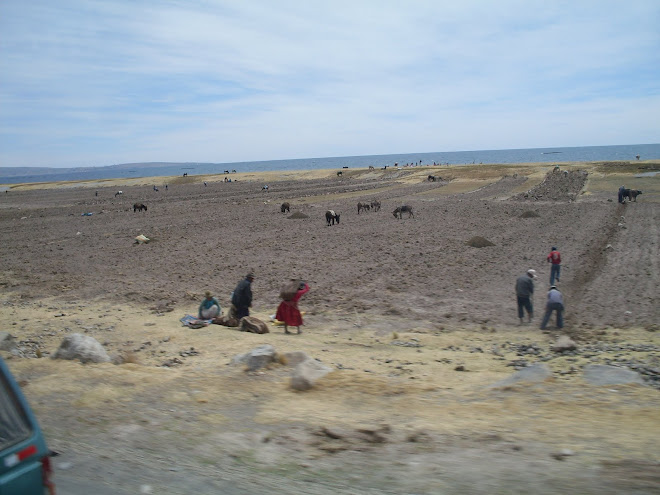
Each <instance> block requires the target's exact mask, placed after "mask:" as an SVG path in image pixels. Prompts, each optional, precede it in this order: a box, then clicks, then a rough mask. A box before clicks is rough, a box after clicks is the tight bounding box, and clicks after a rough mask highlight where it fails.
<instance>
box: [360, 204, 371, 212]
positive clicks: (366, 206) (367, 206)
mask: <svg viewBox="0 0 660 495" xmlns="http://www.w3.org/2000/svg"><path fill="white" fill-rule="evenodd" d="M369 208H371V206H369V203H358V215H359V214H360V212H361V211H369Z"/></svg>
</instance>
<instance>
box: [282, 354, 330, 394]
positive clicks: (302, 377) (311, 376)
mask: <svg viewBox="0 0 660 495" xmlns="http://www.w3.org/2000/svg"><path fill="white" fill-rule="evenodd" d="M331 371H332V368H330V367H328V366H326V365H325V364H323V363H321V362H319V361H317V360H316V359H306V360H305V361H303V362H301V363H299V364H298V365H297V366H296V367H295V368H294V370H293V373H291V388H292V389H294V390H309V389H310V388H312V387H314V385H315V384H316V382H317V381H318V380H319V379H321V378H323V377H324V376H325V375H327V374H328V373H330V372H331Z"/></svg>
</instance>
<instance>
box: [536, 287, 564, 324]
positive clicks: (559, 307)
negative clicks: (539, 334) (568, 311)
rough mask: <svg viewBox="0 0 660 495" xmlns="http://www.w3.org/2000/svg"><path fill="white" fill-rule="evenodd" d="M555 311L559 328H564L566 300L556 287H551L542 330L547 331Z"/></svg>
mask: <svg viewBox="0 0 660 495" xmlns="http://www.w3.org/2000/svg"><path fill="white" fill-rule="evenodd" d="M553 311H556V312H557V328H564V314H563V313H564V298H563V297H562V295H561V292H559V290H558V289H557V287H556V286H555V285H553V286H552V287H550V290H549V291H548V302H547V303H546V305H545V315H544V316H543V321H542V322H541V330H545V327H546V325H547V324H548V322H549V321H550V317H551V316H552V312H553Z"/></svg>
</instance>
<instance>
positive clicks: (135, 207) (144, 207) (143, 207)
mask: <svg viewBox="0 0 660 495" xmlns="http://www.w3.org/2000/svg"><path fill="white" fill-rule="evenodd" d="M136 211H147V205H145V204H144V203H135V204H134V205H133V213H135V212H136Z"/></svg>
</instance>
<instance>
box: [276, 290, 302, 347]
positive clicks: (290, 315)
mask: <svg viewBox="0 0 660 495" xmlns="http://www.w3.org/2000/svg"><path fill="white" fill-rule="evenodd" d="M308 291H309V285H307V283H306V282H302V281H301V282H300V285H299V286H298V291H297V292H296V294H295V295H294V296H293V297H292V298H291V299H289V300H288V301H287V300H283V301H282V302H281V303H280V305H279V306H278V307H277V313H276V314H275V319H276V320H279V321H283V322H284V333H291V332H289V325H291V326H296V327H298V333H299V334H300V333H302V331H301V330H300V326H301V325H302V324H303V319H302V315H301V314H300V310H299V309H298V301H299V300H300V298H301V297H302V296H303V295H304V294H306V293H307V292H308Z"/></svg>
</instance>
